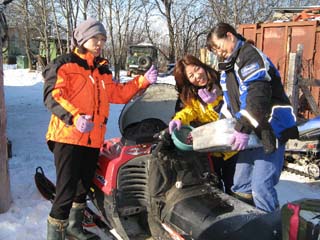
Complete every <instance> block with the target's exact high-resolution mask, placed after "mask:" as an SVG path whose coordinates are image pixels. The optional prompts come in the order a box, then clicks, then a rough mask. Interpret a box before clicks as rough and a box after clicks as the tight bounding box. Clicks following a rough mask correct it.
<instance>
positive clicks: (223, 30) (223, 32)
mask: <svg viewBox="0 0 320 240" xmlns="http://www.w3.org/2000/svg"><path fill="white" fill-rule="evenodd" d="M228 32H230V33H232V34H233V35H234V36H235V37H236V38H238V39H240V40H243V41H246V39H245V38H244V37H243V36H242V35H241V34H239V33H237V31H236V29H235V28H234V27H232V26H231V25H230V24H228V23H224V22H220V23H218V24H217V25H216V26H214V27H213V28H212V29H211V30H210V32H209V33H208V35H207V48H208V50H210V51H211V50H212V47H213V43H212V37H213V36H216V37H217V38H218V39H224V38H227V33H228Z"/></svg>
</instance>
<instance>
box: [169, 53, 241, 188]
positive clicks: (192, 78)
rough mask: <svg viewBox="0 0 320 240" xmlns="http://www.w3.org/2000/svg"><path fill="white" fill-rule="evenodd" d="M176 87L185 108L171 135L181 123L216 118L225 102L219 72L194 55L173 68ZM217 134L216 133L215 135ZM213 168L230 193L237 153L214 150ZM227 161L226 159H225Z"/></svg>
mask: <svg viewBox="0 0 320 240" xmlns="http://www.w3.org/2000/svg"><path fill="white" fill-rule="evenodd" d="M174 77H175V81H176V89H177V91H178V93H179V99H180V100H181V102H182V103H183V108H182V109H181V110H180V111H178V112H176V114H175V116H174V117H173V119H172V120H171V121H170V123H169V132H170V134H171V133H172V132H173V131H174V129H176V128H177V129H180V127H181V125H190V124H191V125H193V124H196V126H199V125H202V124H205V123H209V122H213V121H217V120H218V119H219V118H220V117H221V115H222V114H221V108H222V105H223V96H222V91H221V89H220V85H219V73H218V72H217V71H215V70H214V69H212V68H211V67H209V66H208V65H206V64H204V63H202V62H201V61H200V60H199V59H198V58H196V57H194V56H192V55H186V56H185V57H183V58H182V59H180V60H179V61H178V62H177V63H176V65H175V69H174ZM212 137H215V136H212ZM211 155H212V159H213V165H214V171H215V173H216V174H217V176H218V177H219V178H220V180H221V188H223V189H224V190H225V192H227V193H231V190H230V189H231V186H232V184H233V175H234V171H235V163H236V152H228V153H212V154H211ZM225 160H227V161H225Z"/></svg>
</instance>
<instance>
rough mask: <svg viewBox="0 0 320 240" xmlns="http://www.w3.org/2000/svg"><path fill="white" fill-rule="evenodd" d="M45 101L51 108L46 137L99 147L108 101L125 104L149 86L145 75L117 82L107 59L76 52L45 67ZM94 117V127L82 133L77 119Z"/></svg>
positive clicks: (104, 127)
mask: <svg viewBox="0 0 320 240" xmlns="http://www.w3.org/2000/svg"><path fill="white" fill-rule="evenodd" d="M43 77H44V104H45V106H46V107H47V108H48V109H49V110H50V111H51V112H52V115H51V119H50V123H49V127H48V131H47V134H46V139H47V141H49V140H51V141H55V142H60V143H68V144H75V145H81V146H88V147H92V148H100V147H101V145H102V143H103V140H104V136H105V133H106V124H107V120H108V117H109V104H110V103H116V104H125V103H127V102H129V101H130V99H131V98H132V97H133V96H134V95H135V94H137V93H138V92H139V91H140V90H142V89H145V88H147V87H148V85H149V82H148V81H147V79H146V78H145V77H143V76H137V77H136V78H134V79H133V80H131V81H129V82H127V83H116V82H114V81H113V80H112V72H111V71H110V70H109V67H108V62H107V60H105V59H102V58H94V56H93V55H92V54H91V53H86V54H80V53H79V52H78V49H76V50H75V51H74V52H73V53H70V54H66V55H63V56H61V57H58V58H57V59H56V60H54V61H53V62H52V63H50V64H48V65H47V66H46V68H45V69H44V71H43ZM82 114H87V115H91V116H92V117H93V120H92V121H93V123H94V128H93V129H92V130H91V131H90V132H88V133H81V132H79V131H78V130H77V129H76V127H75V121H76V119H77V118H78V117H79V116H80V115H82Z"/></svg>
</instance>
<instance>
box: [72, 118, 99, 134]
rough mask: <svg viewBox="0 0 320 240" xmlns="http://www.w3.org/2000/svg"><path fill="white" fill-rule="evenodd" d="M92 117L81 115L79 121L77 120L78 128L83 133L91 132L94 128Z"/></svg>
mask: <svg viewBox="0 0 320 240" xmlns="http://www.w3.org/2000/svg"><path fill="white" fill-rule="evenodd" d="M91 119H92V116H90V115H80V116H79V117H78V119H76V123H75V125H76V128H77V129H78V131H79V132H81V133H86V132H90V131H91V130H92V128H93V125H94V124H93V122H92V121H91Z"/></svg>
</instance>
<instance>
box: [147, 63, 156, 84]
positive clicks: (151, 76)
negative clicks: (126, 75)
mask: <svg viewBox="0 0 320 240" xmlns="http://www.w3.org/2000/svg"><path fill="white" fill-rule="evenodd" d="M144 77H145V78H146V79H147V80H148V82H149V83H150V84H154V83H155V82H156V81H157V79H158V71H157V69H156V68H155V67H154V65H152V66H151V67H150V68H149V70H148V71H147V72H146V73H145V74H144Z"/></svg>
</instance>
